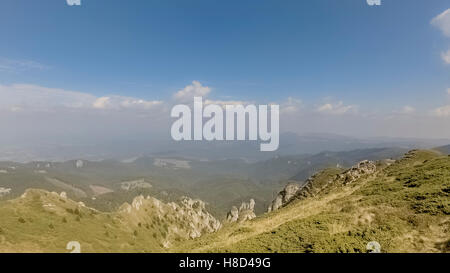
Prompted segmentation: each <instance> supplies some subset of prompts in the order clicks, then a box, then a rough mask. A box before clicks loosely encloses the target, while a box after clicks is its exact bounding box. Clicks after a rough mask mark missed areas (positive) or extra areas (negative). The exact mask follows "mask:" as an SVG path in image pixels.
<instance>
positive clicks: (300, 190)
mask: <svg viewBox="0 0 450 273" xmlns="http://www.w3.org/2000/svg"><path fill="white" fill-rule="evenodd" d="M376 170H377V166H376V164H375V162H373V161H369V160H363V161H361V162H359V163H358V164H356V165H355V166H353V167H351V168H350V169H347V170H345V171H344V172H342V173H340V174H337V175H336V176H334V177H329V178H327V179H323V181H320V182H317V181H316V180H320V179H317V178H318V176H319V174H320V173H316V174H314V175H312V176H311V177H310V178H308V179H307V180H306V181H305V183H304V184H303V186H301V187H300V186H299V185H298V184H294V183H289V184H288V185H286V187H285V188H284V189H283V190H282V191H281V192H280V193H279V194H278V195H277V197H276V198H275V199H274V200H273V201H272V203H271V205H270V206H269V208H268V210H267V211H268V212H271V211H274V210H277V209H279V208H280V207H283V206H285V205H286V204H288V203H289V202H291V201H292V200H294V199H296V198H297V199H303V198H307V197H309V196H314V195H316V194H317V193H319V192H320V191H322V190H323V189H324V188H325V187H327V186H328V185H329V184H343V185H347V184H350V183H352V182H354V181H355V180H357V179H358V178H360V177H361V176H363V175H369V174H373V173H375V172H376ZM316 182H317V183H316Z"/></svg>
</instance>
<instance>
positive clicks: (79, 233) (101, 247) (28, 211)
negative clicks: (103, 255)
mask: <svg viewBox="0 0 450 273" xmlns="http://www.w3.org/2000/svg"><path fill="white" fill-rule="evenodd" d="M161 212H162V213H163V214H162V213H161ZM0 216H1V221H0V252H69V251H68V250H66V245H67V243H68V242H70V241H78V242H79V243H80V244H81V246H82V251H83V252H161V251H163V249H164V248H163V242H164V241H166V239H170V240H174V241H175V240H178V239H180V238H178V237H173V236H175V235H174V234H173V233H172V234H171V235H168V234H169V232H168V228H169V227H170V228H177V229H178V230H182V229H183V226H182V225H184V223H177V221H176V220H175V219H174V217H175V214H174V213H170V211H169V208H168V207H167V206H165V207H164V208H155V207H154V206H146V207H143V209H141V211H140V212H139V215H136V214H133V215H129V214H127V213H124V212H122V211H117V212H114V213H103V212H99V211H96V210H94V209H91V208H87V207H83V206H80V205H79V204H78V203H76V202H74V201H72V200H70V199H65V198H61V197H59V196H58V195H57V194H56V193H50V192H47V191H43V190H35V189H31V190H27V192H26V197H22V198H17V199H14V200H10V201H4V202H1V203H0ZM160 216H162V217H160ZM180 225H181V226H180ZM167 236H172V237H173V238H167Z"/></svg>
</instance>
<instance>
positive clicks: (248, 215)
mask: <svg viewBox="0 0 450 273" xmlns="http://www.w3.org/2000/svg"><path fill="white" fill-rule="evenodd" d="M254 210H255V200H253V199H250V201H249V202H248V203H246V202H242V204H241V206H240V207H239V209H238V208H237V207H235V206H233V207H232V208H231V210H230V211H229V212H228V214H227V218H226V221H227V222H228V223H233V222H244V221H247V220H251V219H253V218H255V217H256V214H255V211H254Z"/></svg>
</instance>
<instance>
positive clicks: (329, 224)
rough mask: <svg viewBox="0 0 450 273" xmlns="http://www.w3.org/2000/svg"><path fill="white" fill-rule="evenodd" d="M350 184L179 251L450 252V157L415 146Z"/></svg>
mask: <svg viewBox="0 0 450 273" xmlns="http://www.w3.org/2000/svg"><path fill="white" fill-rule="evenodd" d="M379 165H380V168H379V170H378V171H377V172H376V173H375V174H374V175H371V176H366V177H362V178H360V179H358V180H357V181H355V182H354V183H352V184H350V185H345V186H344V185H330V186H329V188H328V189H324V190H322V191H321V192H320V193H319V194H318V195H316V196H313V197H309V198H306V199H303V200H296V201H294V202H292V203H291V204H289V205H288V206H286V207H285V208H282V209H280V210H279V211H276V212H272V213H269V214H266V215H264V216H262V217H258V218H256V219H254V220H253V221H250V222H246V223H244V224H241V225H230V226H227V227H224V228H223V229H222V230H221V231H219V232H218V233H216V234H209V235H206V236H204V237H202V238H199V239H197V240H195V241H192V242H191V243H190V245H188V246H186V245H185V244H183V245H180V246H179V247H178V248H177V249H176V251H184V250H185V251H194V252H198V251H200V252H203V251H204V252H366V251H367V250H366V246H367V243H368V242H370V241H377V242H379V243H380V245H381V248H382V251H383V252H441V251H445V252H448V251H450V197H449V193H450V157H449V156H446V155H445V156H444V155H442V154H438V153H436V152H433V151H411V152H409V153H408V154H406V155H405V157H404V158H403V159H401V160H398V161H396V162H395V163H393V164H391V165H389V166H383V164H379Z"/></svg>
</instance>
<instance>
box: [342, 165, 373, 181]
mask: <svg viewBox="0 0 450 273" xmlns="http://www.w3.org/2000/svg"><path fill="white" fill-rule="evenodd" d="M376 170H377V166H376V165H375V163H374V162H373V161H369V160H364V161H361V162H359V163H358V164H357V165H355V166H353V167H351V168H350V169H348V170H346V171H345V172H343V173H342V174H340V175H339V177H338V179H339V180H340V181H341V182H342V183H343V184H349V183H352V182H353V181H355V180H356V179H358V178H360V177H361V176H363V175H367V174H373V173H374V172H375V171H376Z"/></svg>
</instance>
